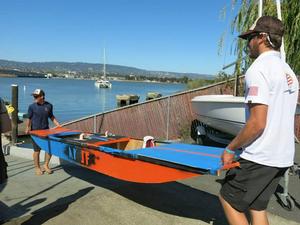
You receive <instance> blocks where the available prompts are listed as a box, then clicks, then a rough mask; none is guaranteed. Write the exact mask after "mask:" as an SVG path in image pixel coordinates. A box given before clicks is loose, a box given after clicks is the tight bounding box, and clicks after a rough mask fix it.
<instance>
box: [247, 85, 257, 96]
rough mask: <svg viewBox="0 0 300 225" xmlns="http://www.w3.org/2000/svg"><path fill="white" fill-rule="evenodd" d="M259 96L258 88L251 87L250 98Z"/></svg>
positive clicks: (249, 90)
mask: <svg viewBox="0 0 300 225" xmlns="http://www.w3.org/2000/svg"><path fill="white" fill-rule="evenodd" d="M257 95H258V86H250V87H249V88H248V96H257Z"/></svg>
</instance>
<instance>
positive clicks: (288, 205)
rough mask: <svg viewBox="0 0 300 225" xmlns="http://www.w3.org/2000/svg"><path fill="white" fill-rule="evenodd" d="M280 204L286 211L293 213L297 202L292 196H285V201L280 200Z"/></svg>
mask: <svg viewBox="0 0 300 225" xmlns="http://www.w3.org/2000/svg"><path fill="white" fill-rule="evenodd" d="M280 204H281V206H282V207H283V208H284V209H286V210H288V211H293V210H294V208H295V202H294V200H293V199H292V198H291V196H290V195H287V196H284V198H283V199H280Z"/></svg>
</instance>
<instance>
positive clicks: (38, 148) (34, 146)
mask: <svg viewBox="0 0 300 225" xmlns="http://www.w3.org/2000/svg"><path fill="white" fill-rule="evenodd" d="M31 141H32V146H33V151H35V152H38V151H40V150H41V148H40V147H39V146H38V145H37V144H36V143H35V142H34V140H33V139H32V138H31Z"/></svg>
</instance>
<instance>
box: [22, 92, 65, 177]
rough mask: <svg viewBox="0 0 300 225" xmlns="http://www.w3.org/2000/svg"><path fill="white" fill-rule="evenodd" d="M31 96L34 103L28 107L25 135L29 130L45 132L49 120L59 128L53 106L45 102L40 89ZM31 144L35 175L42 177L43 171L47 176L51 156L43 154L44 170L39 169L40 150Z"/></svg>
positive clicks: (50, 171)
mask: <svg viewBox="0 0 300 225" xmlns="http://www.w3.org/2000/svg"><path fill="white" fill-rule="evenodd" d="M32 96H33V97H34V103H33V104H31V105H30V106H29V107H28V123H27V129H26V133H29V131H30V130H45V129H49V121H48V119H49V118H50V119H51V120H52V121H53V123H54V124H55V125H56V126H60V124H59V122H58V121H57V120H56V118H55V116H54V115H53V106H52V104H51V103H49V102H47V101H45V92H44V91H43V90H42V89H36V90H35V91H34V92H33V93H32ZM32 143H33V150H34V152H33V161H34V166H35V174H36V175H42V174H43V173H44V171H45V172H46V173H48V174H51V173H52V170H51V169H50V168H49V162H50V159H51V154H49V153H47V152H46V153H45V164H44V166H43V167H44V168H43V169H44V170H42V169H41V167H40V151H41V148H40V147H39V146H38V145H37V144H36V143H35V142H34V141H32Z"/></svg>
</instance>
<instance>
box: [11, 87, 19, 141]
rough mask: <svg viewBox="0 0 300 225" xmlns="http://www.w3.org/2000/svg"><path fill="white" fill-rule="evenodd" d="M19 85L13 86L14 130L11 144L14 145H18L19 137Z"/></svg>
mask: <svg viewBox="0 0 300 225" xmlns="http://www.w3.org/2000/svg"><path fill="white" fill-rule="evenodd" d="M18 88H19V87H18V85H16V84H12V85H11V104H12V107H13V108H14V111H13V112H12V113H11V125H12V130H11V143H12V145H14V144H16V143H17V137H18V112H19V108H18V93H19V89H18Z"/></svg>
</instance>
